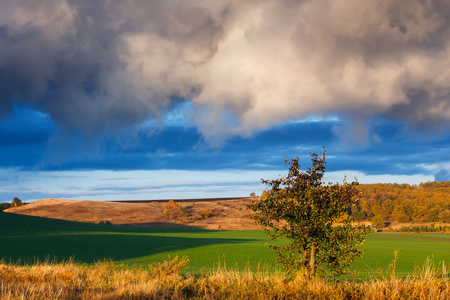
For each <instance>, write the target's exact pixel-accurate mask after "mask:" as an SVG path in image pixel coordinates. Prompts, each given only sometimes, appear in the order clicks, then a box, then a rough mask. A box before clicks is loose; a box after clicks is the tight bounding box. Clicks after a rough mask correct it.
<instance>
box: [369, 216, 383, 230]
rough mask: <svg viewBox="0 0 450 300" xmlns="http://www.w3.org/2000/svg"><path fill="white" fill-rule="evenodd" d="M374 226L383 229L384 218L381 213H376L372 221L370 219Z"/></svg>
mask: <svg viewBox="0 0 450 300" xmlns="http://www.w3.org/2000/svg"><path fill="white" fill-rule="evenodd" d="M370 223H371V224H372V226H373V227H375V228H376V229H377V230H381V229H383V228H384V219H383V217H382V216H380V215H376V216H375V217H373V219H372V221H370Z"/></svg>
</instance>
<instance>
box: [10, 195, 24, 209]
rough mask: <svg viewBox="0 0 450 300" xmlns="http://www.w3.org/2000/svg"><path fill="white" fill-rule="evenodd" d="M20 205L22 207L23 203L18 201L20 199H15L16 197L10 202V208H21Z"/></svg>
mask: <svg viewBox="0 0 450 300" xmlns="http://www.w3.org/2000/svg"><path fill="white" fill-rule="evenodd" d="M22 205H24V203H23V202H22V200H20V199H19V198H17V197H14V198H13V200H12V202H11V207H19V206H22Z"/></svg>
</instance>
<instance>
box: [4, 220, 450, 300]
mask: <svg viewBox="0 0 450 300" xmlns="http://www.w3.org/2000/svg"><path fill="white" fill-rule="evenodd" d="M0 229H1V231H0V232H1V234H0V257H1V258H2V262H1V263H0V280H1V284H0V286H1V288H0V298H2V299H18V298H19V299H20V298H27V299H44V298H45V299H66V298H81V299H88V298H89V299H104V298H108V299H119V298H120V299H123V298H130V299H140V298H146V299H147V298H166V299H182V298H202V299H203V298H230V299H232V298H233V299H235V298H249V299H273V298H275V297H281V298H291V299H298V298H313V299H314V298H320V299H322V298H323V299H326V298H330V297H332V298H333V299H348V298H352V299H379V298H380V297H381V298H390V299H401V298H402V297H405V296H408V297H409V298H423V299H424V298H427V297H432V298H433V299H448V297H450V288H449V279H448V271H447V270H448V266H447V265H445V264H442V261H443V260H446V261H448V260H449V259H450V258H449V256H448V255H449V254H448V249H449V248H450V235H447V234H392V233H387V234H370V235H368V236H367V243H366V245H365V246H366V248H367V251H366V253H365V255H364V257H363V258H361V259H359V260H357V261H355V263H354V265H353V266H352V269H353V270H355V271H356V272H355V273H354V274H353V275H349V276H347V277H345V278H339V280H338V281H335V280H331V279H330V278H328V277H320V278H312V279H308V278H306V277H305V276H304V275H302V274H295V275H293V276H292V275H288V274H286V273H284V272H282V271H281V270H280V268H279V267H277V265H276V264H275V260H276V255H275V253H273V252H272V251H271V250H270V249H269V248H268V247H267V246H266V245H265V244H266V243H267V242H271V241H269V240H268V239H267V237H266V235H265V233H264V231H245V230H244V231H231V230H230V231H220V230H195V229H156V228H135V227H124V226H113V225H100V224H89V223H77V222H70V221H62V220H55V219H46V218H40V217H31V216H24V215H16V214H7V213H0ZM395 253H396V254H397V255H395ZM169 256H170V258H169Z"/></svg>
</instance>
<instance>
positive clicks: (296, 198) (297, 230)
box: [248, 151, 369, 275]
mask: <svg viewBox="0 0 450 300" xmlns="http://www.w3.org/2000/svg"><path fill="white" fill-rule="evenodd" d="M325 156H326V151H324V152H323V154H322V156H321V157H320V156H319V155H317V154H315V153H313V154H311V162H312V168H308V169H307V171H306V172H300V165H299V159H298V158H295V159H293V160H291V161H290V162H289V161H288V160H286V161H285V163H289V173H288V175H287V176H286V177H282V178H279V179H275V180H262V182H263V183H264V184H266V185H267V186H268V187H269V188H270V189H269V190H268V191H267V192H266V193H264V195H265V196H264V197H261V199H260V200H255V201H253V202H252V204H251V205H249V206H248V208H249V209H251V210H253V211H255V212H257V214H256V216H255V221H256V222H257V223H258V224H260V225H262V226H263V227H264V228H265V229H266V232H267V234H268V236H269V237H270V238H271V239H280V238H286V239H288V241H289V243H288V244H287V245H280V244H276V245H270V247H271V248H272V249H274V250H275V251H277V254H278V262H280V263H281V264H283V267H284V268H285V269H286V270H287V271H294V270H299V269H305V270H307V272H308V274H310V275H313V274H315V273H316V271H317V270H324V269H323V268H322V266H323V265H326V266H327V267H328V269H329V270H330V271H332V272H333V273H334V274H343V273H345V272H346V271H348V266H349V264H350V263H351V262H352V261H353V260H354V259H355V258H357V257H360V256H362V253H363V251H364V249H363V248H362V247H361V246H360V245H361V244H362V243H363V242H364V237H365V235H366V234H367V233H368V232H369V228H368V227H366V226H364V225H358V226H353V225H352V224H351V218H345V216H346V213H347V211H349V210H350V209H351V207H352V206H354V205H355V203H356V202H357V200H356V199H355V198H354V195H355V194H356V193H357V190H356V188H355V186H356V185H357V183H356V182H353V183H351V184H349V183H346V182H345V180H344V182H343V184H331V183H329V184H328V185H326V184H325V183H324V182H322V179H323V176H324V173H325ZM337 221H339V222H340V223H341V224H340V225H337V224H336V223H337Z"/></svg>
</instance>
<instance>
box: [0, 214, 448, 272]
mask: <svg viewBox="0 0 450 300" xmlns="http://www.w3.org/2000/svg"><path fill="white" fill-rule="evenodd" d="M268 241H269V240H268V239H267V237H266V235H265V233H264V232H263V231H220V230H199V229H160V228H137V227H123V226H112V225H99V224H89V223H77V222H70V221H62V220H54V219H46V218H39V217H31V216H24V215H16V214H8V213H0V259H1V258H3V260H4V262H6V263H9V262H12V263H16V262H20V263H25V264H27V263H34V262H35V261H43V260H45V259H50V260H56V261H63V260H67V259H68V258H71V257H72V258H73V259H74V260H75V261H77V262H83V263H94V262H97V261H98V260H102V259H105V258H110V259H112V260H114V261H115V262H117V263H123V264H125V265H133V266H138V267H144V268H146V267H147V265H149V264H150V263H152V262H154V261H163V260H167V257H168V255H170V256H171V257H174V256H176V255H178V256H179V257H183V256H188V257H189V259H190V262H189V266H190V268H189V269H188V271H189V272H191V273H194V274H198V273H201V272H202V271H203V270H211V269H212V268H214V267H218V263H219V262H220V264H221V266H222V267H223V266H224V265H226V267H227V268H228V269H231V268H235V267H237V269H240V270H242V269H245V268H247V267H250V269H252V270H255V269H256V268H257V266H258V265H259V266H260V267H264V266H268V265H271V264H273V263H274V262H275V259H276V255H275V253H274V252H273V251H272V250H270V249H269V248H268V247H267V246H266V245H265V243H266V242H268ZM366 241H367V243H366V245H365V247H366V249H367V250H366V252H365V254H364V257H363V258H362V259H359V260H357V261H355V264H354V268H357V270H358V272H359V276H361V277H362V278H365V277H367V275H375V274H376V273H377V270H378V269H379V268H383V269H385V270H386V269H387V267H388V265H389V264H390V263H391V262H392V260H393V258H394V251H396V250H398V251H399V253H398V261H397V265H396V271H397V274H398V275H406V274H410V273H412V272H413V271H414V269H415V267H416V266H422V265H423V262H424V261H425V260H426V259H427V257H433V258H434V261H435V262H441V261H442V260H445V262H446V263H448V262H449V261H450V251H449V250H448V249H450V235H448V234H395V233H385V234H370V235H368V236H367V239H366Z"/></svg>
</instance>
